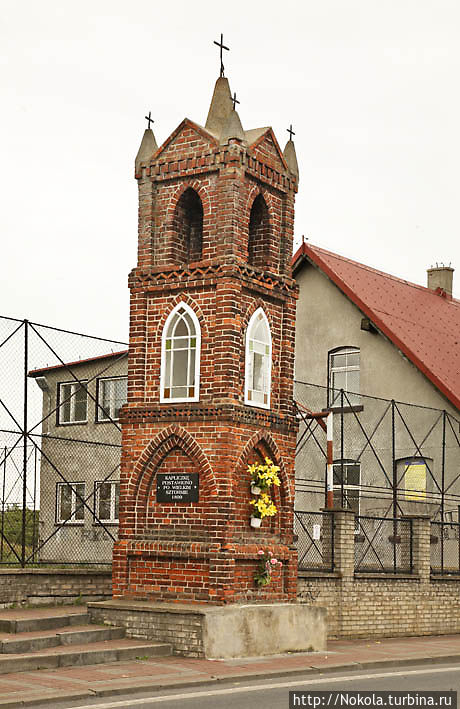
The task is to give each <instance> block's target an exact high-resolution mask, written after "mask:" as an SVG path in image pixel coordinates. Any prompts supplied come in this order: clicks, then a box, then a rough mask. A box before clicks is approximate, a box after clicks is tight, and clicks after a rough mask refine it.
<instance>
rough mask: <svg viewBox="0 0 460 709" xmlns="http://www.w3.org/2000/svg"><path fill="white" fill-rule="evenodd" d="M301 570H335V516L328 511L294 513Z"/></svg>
mask: <svg viewBox="0 0 460 709" xmlns="http://www.w3.org/2000/svg"><path fill="white" fill-rule="evenodd" d="M294 534H295V535H296V536H297V553H298V565H299V571H333V570H334V516H333V515H332V514H330V513H328V512H305V511H302V510H296V512H295V513H294Z"/></svg>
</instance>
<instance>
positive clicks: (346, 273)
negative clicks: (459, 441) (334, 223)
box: [292, 243, 460, 409]
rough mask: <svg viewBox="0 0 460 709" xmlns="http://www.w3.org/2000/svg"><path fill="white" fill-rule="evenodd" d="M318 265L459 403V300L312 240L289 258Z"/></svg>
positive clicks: (297, 264) (298, 264)
mask: <svg viewBox="0 0 460 709" xmlns="http://www.w3.org/2000/svg"><path fill="white" fill-rule="evenodd" d="M304 259H307V260H308V261H309V262H311V263H312V264H313V265H315V266H317V267H318V268H319V269H320V270H321V271H322V272H323V273H324V274H325V275H326V276H328V278H330V280H331V281H332V282H333V283H335V285H336V286H337V287H338V288H340V290H341V291H342V292H343V293H344V294H345V295H346V296H348V298H349V299H350V300H351V301H352V302H353V303H354V304H355V305H356V306H357V307H358V308H359V309H360V310H361V311H362V313H363V314H364V315H366V316H367V317H368V318H369V319H370V320H371V321H372V323H373V324H374V325H375V326H376V327H377V328H378V330H380V331H381V332H382V333H383V334H385V335H386V336H387V337H388V338H389V339H390V340H391V341H392V342H393V344H394V345H396V347H398V348H399V349H400V350H401V352H403V353H404V354H405V355H406V357H407V358H408V359H409V360H410V361H411V362H413V364H415V366H416V367H418V369H419V370H420V371H421V372H423V374H425V375H426V376H427V377H428V379H430V381H431V382H432V383H433V384H434V385H435V386H436V387H437V388H438V389H439V391H441V392H442V393H443V394H444V395H445V396H446V397H447V398H448V399H449V401H451V402H452V404H454V406H455V407H456V408H458V409H460V301H459V300H456V299H455V298H451V297H450V296H445V294H444V296H443V295H439V294H438V293H437V292H435V291H433V290H430V289H429V288H425V287H423V286H419V285H416V284H415V283H410V282H409V281H404V280H403V279H401V278H396V277H395V276H391V275H389V274H388V273H383V272H382V271H377V270H376V269H374V268H370V267H369V266H364V265H363V264H361V263H357V262H356V261H351V260H350V259H347V258H344V257H343V256H338V255H337V254H333V253H331V252H330V251H326V250H325V249H320V248H318V247H317V246H312V245H311V244H305V243H304V244H302V246H301V247H300V249H299V250H298V251H297V253H296V254H295V255H294V257H293V259H292V265H293V269H294V270H298V269H299V267H301V264H302V262H303V261H304Z"/></svg>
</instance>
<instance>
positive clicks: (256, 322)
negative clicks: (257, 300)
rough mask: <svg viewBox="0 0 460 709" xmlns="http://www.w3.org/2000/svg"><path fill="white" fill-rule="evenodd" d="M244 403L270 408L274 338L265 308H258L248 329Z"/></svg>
mask: <svg viewBox="0 0 460 709" xmlns="http://www.w3.org/2000/svg"><path fill="white" fill-rule="evenodd" d="M245 357H246V365H245V378H244V403H245V404H247V405H248V406H257V407H260V408H263V409H269V408H270V394H271V372H272V336H271V330H270V323H269V321H268V318H267V315H266V313H265V310H264V309H263V308H260V307H259V308H257V310H255V312H254V313H253V314H252V316H251V318H250V320H249V322H248V326H247V328H246V345H245Z"/></svg>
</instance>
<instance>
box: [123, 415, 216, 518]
mask: <svg viewBox="0 0 460 709" xmlns="http://www.w3.org/2000/svg"><path fill="white" fill-rule="evenodd" d="M173 448H179V449H180V450H181V451H182V452H183V453H185V454H186V455H188V456H190V458H192V460H194V461H195V462H196V464H197V466H198V467H199V469H200V472H201V473H203V474H204V475H205V476H206V477H207V478H208V480H209V482H210V487H211V490H212V492H211V496H213V497H214V496H217V486H216V479H215V475H214V471H213V470H212V468H211V465H210V463H209V461H208V459H207V457H206V455H205V453H204V452H203V450H202V448H201V446H200V445H199V444H198V443H197V442H196V440H195V439H194V438H193V436H191V435H190V433H189V432H188V431H187V430H186V429H185V428H183V427H182V426H179V425H177V424H172V425H171V426H168V427H167V428H164V429H163V430H162V431H160V433H158V435H157V436H155V438H154V439H153V440H152V441H150V443H149V444H148V445H147V446H146V447H145V449H144V450H143V452H142V453H141V455H140V456H139V458H138V460H137V463H136V464H135V466H134V486H135V490H136V492H135V497H136V523H135V528H136V529H139V528H142V527H143V526H144V525H145V522H146V511H147V502H148V497H149V493H150V489H151V485H152V481H153V479H154V477H155V474H156V471H157V470H158V467H159V466H160V464H161V463H162V461H163V460H164V459H165V458H166V456H167V455H168V453H169V452H170V451H171V450H172V449H173Z"/></svg>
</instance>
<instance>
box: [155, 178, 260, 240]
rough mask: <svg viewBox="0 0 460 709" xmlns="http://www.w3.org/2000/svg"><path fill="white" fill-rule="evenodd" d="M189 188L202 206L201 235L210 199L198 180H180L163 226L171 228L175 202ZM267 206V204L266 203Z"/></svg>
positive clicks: (209, 208)
mask: <svg viewBox="0 0 460 709" xmlns="http://www.w3.org/2000/svg"><path fill="white" fill-rule="evenodd" d="M189 188H191V189H192V190H194V191H195V192H196V193H197V195H198V197H199V198H200V200H201V204H202V206H203V235H204V233H205V228H204V223H205V219H206V217H207V216H209V213H210V211H211V201H210V199H209V195H208V193H207V191H206V189H205V188H204V187H203V185H202V183H201V182H200V181H199V180H186V181H184V182H181V183H180V185H178V187H177V189H176V191H175V192H174V194H173V195H172V196H171V198H170V200H169V204H168V207H167V209H166V219H165V222H164V223H165V226H166V228H167V229H171V228H172V225H173V220H174V213H175V211H176V207H177V203H178V202H179V200H180V198H181V197H182V195H183V194H184V192H186V191H187V190H188V189H189ZM267 206H268V205H267Z"/></svg>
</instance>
